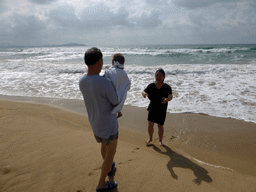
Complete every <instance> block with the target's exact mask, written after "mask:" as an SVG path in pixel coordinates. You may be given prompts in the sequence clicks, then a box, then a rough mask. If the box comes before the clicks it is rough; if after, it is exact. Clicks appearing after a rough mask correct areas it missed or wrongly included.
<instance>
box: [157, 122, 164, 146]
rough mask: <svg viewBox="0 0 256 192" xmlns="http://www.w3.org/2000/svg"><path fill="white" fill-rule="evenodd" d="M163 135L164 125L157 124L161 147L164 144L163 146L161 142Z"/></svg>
mask: <svg viewBox="0 0 256 192" xmlns="http://www.w3.org/2000/svg"><path fill="white" fill-rule="evenodd" d="M163 135H164V125H159V124H158V136H159V144H160V145H161V146H163V145H164V144H163V141H162V139H163Z"/></svg>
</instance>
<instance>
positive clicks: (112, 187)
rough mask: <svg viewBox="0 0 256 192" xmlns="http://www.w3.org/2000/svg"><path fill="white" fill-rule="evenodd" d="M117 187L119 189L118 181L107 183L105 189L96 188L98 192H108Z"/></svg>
mask: <svg viewBox="0 0 256 192" xmlns="http://www.w3.org/2000/svg"><path fill="white" fill-rule="evenodd" d="M116 187H117V182H116V181H107V183H106V186H105V187H104V188H102V189H98V187H96V192H101V191H107V190H110V189H114V188H116Z"/></svg>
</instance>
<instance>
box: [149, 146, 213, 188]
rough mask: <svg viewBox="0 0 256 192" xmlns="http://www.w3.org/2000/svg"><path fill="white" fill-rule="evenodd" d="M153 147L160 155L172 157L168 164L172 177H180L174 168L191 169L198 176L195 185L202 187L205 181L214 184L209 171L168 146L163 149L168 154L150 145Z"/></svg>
mask: <svg viewBox="0 0 256 192" xmlns="http://www.w3.org/2000/svg"><path fill="white" fill-rule="evenodd" d="M149 146H153V148H154V150H155V151H157V152H158V153H161V154H164V155H167V156H169V157H170V161H169V162H168V163H167V165H166V166H167V168H168V169H169V171H170V173H171V176H172V177H173V178H174V179H176V180H178V175H176V174H175V172H174V170H173V168H174V167H180V168H184V169H191V170H192V171H193V172H194V175H195V176H196V179H194V180H193V181H194V183H195V184H197V185H200V184H201V182H202V181H205V182H207V183H210V182H212V178H211V177H210V176H209V175H208V171H207V170H206V169H204V168H203V167H201V166H199V165H197V164H195V163H194V162H192V161H191V160H189V159H188V158H186V157H184V156H182V155H180V154H178V153H176V152H174V151H172V150H171V149H170V148H169V147H168V146H166V145H164V146H163V147H164V148H165V149H166V152H162V151H161V150H160V149H159V148H158V147H156V146H155V145H153V144H152V145H149Z"/></svg>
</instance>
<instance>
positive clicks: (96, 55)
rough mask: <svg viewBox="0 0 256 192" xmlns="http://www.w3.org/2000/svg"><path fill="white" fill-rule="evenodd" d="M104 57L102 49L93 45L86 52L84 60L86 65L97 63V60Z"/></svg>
mask: <svg viewBox="0 0 256 192" xmlns="http://www.w3.org/2000/svg"><path fill="white" fill-rule="evenodd" d="M102 57H103V55H102V53H101V50H100V49H98V48H96V47H92V48H90V49H88V50H87V51H86V52H85V54H84V62H85V64H86V65H94V64H95V63H97V61H99V60H100V59H102Z"/></svg>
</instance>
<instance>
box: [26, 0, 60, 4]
mask: <svg viewBox="0 0 256 192" xmlns="http://www.w3.org/2000/svg"><path fill="white" fill-rule="evenodd" d="M29 1H30V2H31V3H35V4H50V3H53V2H56V1H57V0H29Z"/></svg>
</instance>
